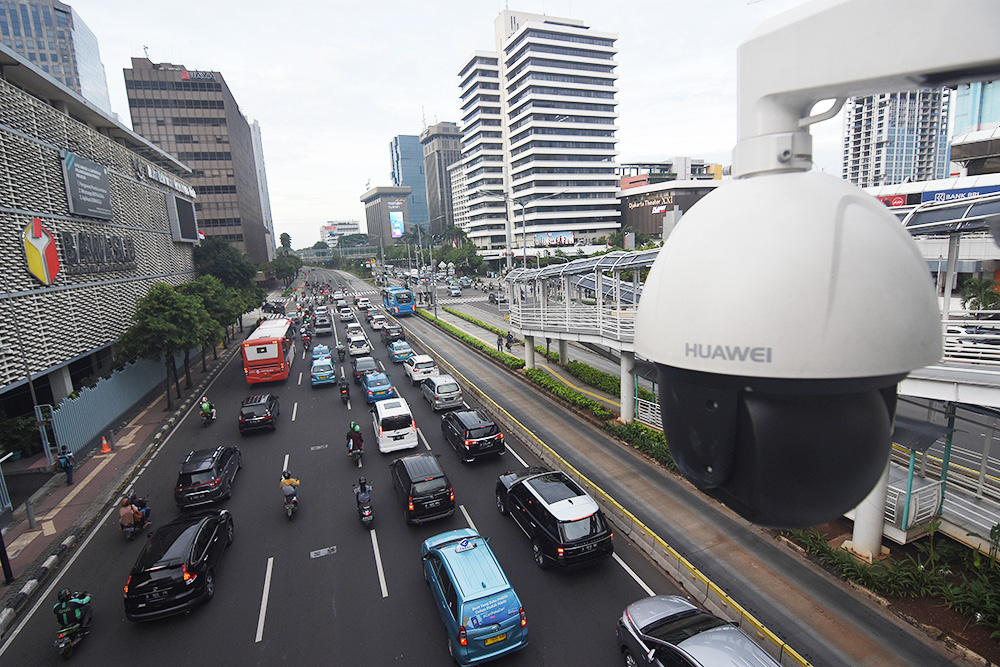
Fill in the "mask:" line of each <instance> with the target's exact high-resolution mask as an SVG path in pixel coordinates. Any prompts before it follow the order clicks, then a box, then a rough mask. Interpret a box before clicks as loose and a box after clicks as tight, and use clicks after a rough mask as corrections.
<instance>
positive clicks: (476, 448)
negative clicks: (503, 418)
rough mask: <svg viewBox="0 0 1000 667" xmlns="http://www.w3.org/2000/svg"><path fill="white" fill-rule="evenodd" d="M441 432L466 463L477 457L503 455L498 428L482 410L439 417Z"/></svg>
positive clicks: (464, 411) (500, 434)
mask: <svg viewBox="0 0 1000 667" xmlns="http://www.w3.org/2000/svg"><path fill="white" fill-rule="evenodd" d="M441 432H442V433H444V439H445V440H447V441H448V442H449V443H451V446H452V447H454V448H455V451H456V452H458V455H459V456H461V457H462V460H463V461H465V462H466V463H469V462H471V461H473V460H475V458H476V457H477V456H484V455H486V454H503V453H504V446H503V433H501V432H500V427H499V426H497V425H496V423H495V422H494V421H493V420H492V419H490V418H489V416H488V415H487V414H486V413H485V412H483V411H482V410H461V411H459V412H449V413H448V414H446V415H445V416H443V417H441Z"/></svg>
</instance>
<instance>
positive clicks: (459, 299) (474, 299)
mask: <svg viewBox="0 0 1000 667" xmlns="http://www.w3.org/2000/svg"><path fill="white" fill-rule="evenodd" d="M488 298H489V297H486V296H456V297H455V298H454V299H452V298H449V297H443V298H441V299H440V301H439V303H443V304H450V303H479V302H483V301H486V300H487V299H488Z"/></svg>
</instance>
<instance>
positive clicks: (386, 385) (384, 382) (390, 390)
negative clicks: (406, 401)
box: [361, 371, 399, 403]
mask: <svg viewBox="0 0 1000 667" xmlns="http://www.w3.org/2000/svg"><path fill="white" fill-rule="evenodd" d="M361 389H362V390H363V391H364V392H365V401H367V402H368V403H374V402H375V401H384V400H385V399H387V398H395V397H396V396H398V395H399V394H398V393H396V388H395V387H393V386H392V382H391V381H390V380H389V376H388V375H386V374H385V373H382V372H381V371H379V372H375V373H366V374H365V375H363V376H361Z"/></svg>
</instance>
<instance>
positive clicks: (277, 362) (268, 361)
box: [243, 317, 295, 384]
mask: <svg viewBox="0 0 1000 667" xmlns="http://www.w3.org/2000/svg"><path fill="white" fill-rule="evenodd" d="M294 342H295V337H294V336H293V335H292V321H291V320H289V319H286V318H284V317H281V318H278V319H274V320H264V321H263V322H261V323H260V326H259V327H257V328H256V329H254V332H253V333H252V334H250V337H249V338H247V339H246V340H245V341H244V342H243V373H244V374H245V375H246V378H247V384H255V383H257V382H275V381H277V380H284V379H286V378H287V377H288V373H289V372H290V371H291V368H292V356H293V352H292V345H293V344H294Z"/></svg>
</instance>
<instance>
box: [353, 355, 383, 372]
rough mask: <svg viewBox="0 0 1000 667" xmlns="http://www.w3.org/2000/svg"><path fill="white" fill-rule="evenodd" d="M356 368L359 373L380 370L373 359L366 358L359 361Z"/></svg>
mask: <svg viewBox="0 0 1000 667" xmlns="http://www.w3.org/2000/svg"><path fill="white" fill-rule="evenodd" d="M354 368H356V369H357V370H359V371H370V370H372V369H375V368H378V365H377V364H376V363H375V360H374V359H372V358H371V357H365V358H364V359H359V360H358V362H357V363H356V364H355V365H354Z"/></svg>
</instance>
